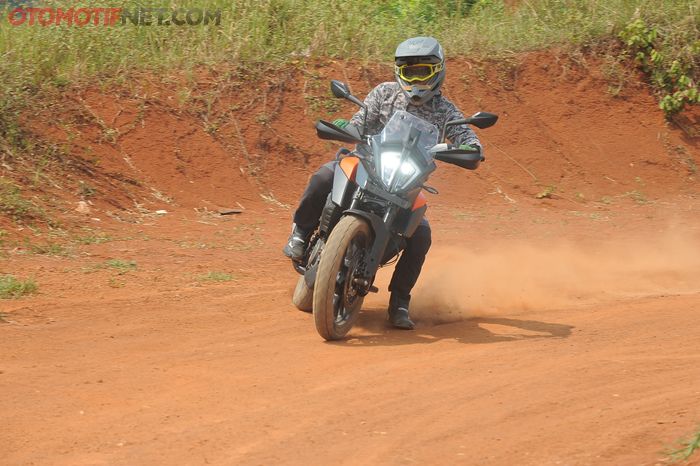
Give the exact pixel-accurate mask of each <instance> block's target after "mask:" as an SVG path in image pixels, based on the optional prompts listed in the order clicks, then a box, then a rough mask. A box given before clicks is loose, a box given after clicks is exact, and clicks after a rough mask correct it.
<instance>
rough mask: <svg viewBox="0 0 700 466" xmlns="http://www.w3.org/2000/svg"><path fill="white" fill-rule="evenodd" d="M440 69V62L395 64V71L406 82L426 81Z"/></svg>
mask: <svg viewBox="0 0 700 466" xmlns="http://www.w3.org/2000/svg"><path fill="white" fill-rule="evenodd" d="M440 71H442V63H436V64H432V63H418V64H415V65H400V66H396V73H397V74H398V75H399V76H400V77H401V79H403V80H404V81H406V82H409V83H412V82H414V81H427V80H428V79H430V78H432V77H433V76H435V75H436V74H438V73H439V72H440Z"/></svg>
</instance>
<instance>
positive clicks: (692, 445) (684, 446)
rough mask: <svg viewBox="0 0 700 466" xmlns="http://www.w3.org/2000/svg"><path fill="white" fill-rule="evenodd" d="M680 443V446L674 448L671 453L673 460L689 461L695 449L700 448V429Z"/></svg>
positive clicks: (670, 456) (670, 457)
mask: <svg viewBox="0 0 700 466" xmlns="http://www.w3.org/2000/svg"><path fill="white" fill-rule="evenodd" d="M680 444H681V446H680V448H677V449H674V450H673V451H672V452H671V453H670V455H669V459H670V460H671V461H672V462H678V461H687V460H688V459H689V458H690V457H691V455H692V454H693V453H695V451H698V450H700V429H699V430H698V431H697V432H696V433H695V434H693V435H692V436H691V437H690V438H688V439H686V440H682V441H681V442H680Z"/></svg>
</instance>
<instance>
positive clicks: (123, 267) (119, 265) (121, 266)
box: [103, 259, 137, 275]
mask: <svg viewBox="0 0 700 466" xmlns="http://www.w3.org/2000/svg"><path fill="white" fill-rule="evenodd" d="M103 267H106V268H110V269H113V270H116V271H117V272H118V273H119V275H123V274H125V273H126V272H129V271H131V270H136V267H137V266H136V262H134V261H126V260H122V259H110V260H108V261H106V262H105V263H104V264H103Z"/></svg>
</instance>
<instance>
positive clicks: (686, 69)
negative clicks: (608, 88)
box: [619, 18, 700, 116]
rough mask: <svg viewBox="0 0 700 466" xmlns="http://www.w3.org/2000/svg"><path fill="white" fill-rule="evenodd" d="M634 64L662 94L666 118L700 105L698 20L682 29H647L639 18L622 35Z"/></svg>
mask: <svg viewBox="0 0 700 466" xmlns="http://www.w3.org/2000/svg"><path fill="white" fill-rule="evenodd" d="M619 36H620V38H621V39H622V40H624V41H625V44H626V45H627V47H628V48H629V50H630V51H631V52H632V53H633V54H634V59H635V61H636V62H637V63H638V64H639V66H640V68H641V69H642V70H643V71H644V72H645V73H646V74H647V75H648V76H649V77H650V79H651V82H652V83H653V84H654V86H655V87H656V88H657V89H658V90H659V91H660V92H661V94H662V97H661V101H660V103H659V106H660V107H661V109H662V110H663V111H664V112H665V113H666V114H667V115H669V116H670V115H674V114H676V113H678V112H680V111H681V110H683V109H684V108H685V106H686V105H693V104H697V103H698V102H700V93H699V92H698V85H697V78H698V70H699V69H700V37H699V35H698V23H697V18H696V20H695V21H694V22H693V21H686V24H683V25H682V27H675V28H667V29H666V30H664V29H662V28H660V27H656V26H648V25H647V23H646V22H645V21H644V20H643V19H642V18H636V19H635V20H634V21H632V22H631V23H629V24H628V25H627V26H626V27H625V28H624V29H623V30H622V31H621V32H620V34H619Z"/></svg>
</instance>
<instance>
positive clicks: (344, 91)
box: [331, 79, 366, 108]
mask: <svg viewBox="0 0 700 466" xmlns="http://www.w3.org/2000/svg"><path fill="white" fill-rule="evenodd" d="M331 92H332V93H333V95H334V96H335V97H338V98H339V99H347V100H349V101H350V102H352V103H354V104H355V105H357V106H358V107H361V108H366V105H365V104H364V103H362V101H361V100H360V99H358V98H357V97H355V96H354V95H352V94H351V93H350V88H349V87H348V85H347V84H345V83H344V82H343V81H338V80H337V79H333V80H331Z"/></svg>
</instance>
